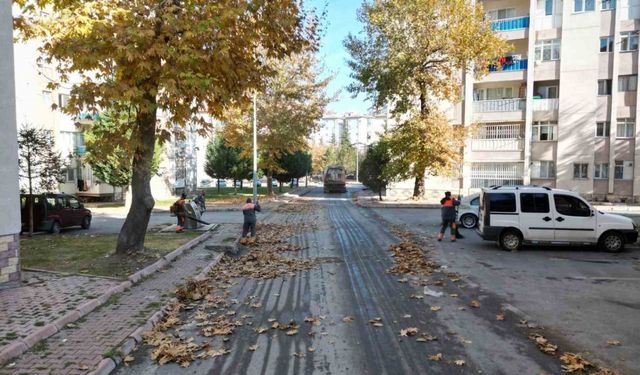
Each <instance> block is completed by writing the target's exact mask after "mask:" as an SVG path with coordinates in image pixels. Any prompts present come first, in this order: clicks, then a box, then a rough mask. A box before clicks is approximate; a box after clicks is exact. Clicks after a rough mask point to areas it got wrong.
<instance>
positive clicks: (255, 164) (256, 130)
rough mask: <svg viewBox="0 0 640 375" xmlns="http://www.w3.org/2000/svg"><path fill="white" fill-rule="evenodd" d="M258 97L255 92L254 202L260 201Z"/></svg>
mask: <svg viewBox="0 0 640 375" xmlns="http://www.w3.org/2000/svg"><path fill="white" fill-rule="evenodd" d="M257 96H258V94H257V93H256V92H255V91H254V92H253V202H254V203H255V202H257V201H258V112H257V108H256V107H257V104H256V101H257Z"/></svg>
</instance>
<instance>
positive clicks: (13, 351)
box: [0, 225, 217, 374]
mask: <svg viewBox="0 0 640 375" xmlns="http://www.w3.org/2000/svg"><path fill="white" fill-rule="evenodd" d="M216 228H217V225H216V226H214V227H212V228H211V230H209V231H208V232H205V233H203V234H201V235H200V236H198V237H196V238H194V239H192V240H191V241H189V242H187V243H186V244H184V245H182V246H180V247H178V248H177V249H175V250H174V251H172V252H171V253H169V254H167V255H165V256H164V257H162V258H161V259H160V260H158V261H156V262H155V263H153V264H150V265H148V266H147V267H145V268H143V269H142V270H140V271H138V272H136V273H134V274H133V275H131V276H129V277H128V280H127V281H123V282H122V283H120V284H118V285H116V286H114V287H111V288H109V289H107V290H106V291H105V292H104V293H102V294H101V295H100V296H98V297H97V298H95V299H92V300H90V301H87V302H85V303H83V304H82V305H80V306H78V307H76V308H75V309H74V310H73V311H71V312H69V313H67V314H65V315H64V316H62V317H60V318H58V319H56V320H55V321H53V322H51V323H49V324H47V325H45V326H43V327H40V328H38V329H36V330H35V331H34V332H33V333H31V334H30V335H28V336H27V337H25V338H24V339H20V340H19V341H17V342H14V343H12V344H10V345H8V346H7V347H5V348H4V349H2V351H0V365H5V364H6V363H7V362H9V361H10V360H11V359H13V358H16V357H19V356H21V355H22V354H24V353H25V352H27V351H28V350H29V349H31V348H32V347H33V346H34V345H36V344H37V343H38V342H40V341H42V340H45V339H47V338H49V337H51V336H53V335H55V334H56V333H58V332H59V331H60V330H62V329H63V328H64V327H65V326H66V325H67V324H69V323H73V322H75V321H77V320H78V319H80V318H82V317H84V316H86V315H87V314H89V313H90V312H92V311H93V310H95V309H96V308H98V307H99V306H102V305H104V304H105V303H106V302H107V301H108V300H109V299H110V298H111V296H113V295H114V294H118V293H121V292H123V291H125V290H126V289H128V288H131V286H133V285H134V284H137V283H138V282H139V281H140V280H142V279H144V277H146V276H149V275H151V274H153V273H154V272H157V271H158V270H160V269H161V268H162V267H164V266H166V265H168V264H169V263H171V261H173V260H174V259H175V258H177V257H179V256H180V255H182V254H183V253H184V252H185V251H187V250H190V249H191V248H193V247H195V246H197V245H198V244H200V243H201V242H204V241H206V240H207V239H209V237H211V235H212V232H213V230H214V229H216ZM169 255H171V257H170V258H167V256H169ZM160 265H162V267H161V266H160ZM107 359H108V358H107ZM103 362H105V361H104V360H103V361H102V362H100V363H101V364H102V363H103ZM114 368H115V366H114ZM107 374H108V372H107Z"/></svg>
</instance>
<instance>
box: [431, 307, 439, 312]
mask: <svg viewBox="0 0 640 375" xmlns="http://www.w3.org/2000/svg"><path fill="white" fill-rule="evenodd" d="M440 310H442V307H440V306H431V311H440Z"/></svg>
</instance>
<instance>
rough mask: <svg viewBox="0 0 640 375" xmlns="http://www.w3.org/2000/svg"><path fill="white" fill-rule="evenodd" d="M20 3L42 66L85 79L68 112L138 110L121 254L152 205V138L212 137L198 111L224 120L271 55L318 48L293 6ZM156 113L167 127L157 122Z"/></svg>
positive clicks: (224, 1)
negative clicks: (186, 130)
mask: <svg viewBox="0 0 640 375" xmlns="http://www.w3.org/2000/svg"><path fill="white" fill-rule="evenodd" d="M14 3H15V4H16V5H17V7H18V8H19V14H20V16H19V17H18V18H17V19H16V20H15V25H16V26H17V28H18V29H19V30H21V35H20V36H21V37H22V38H23V39H30V38H35V39H37V40H39V41H41V42H42V44H41V48H40V52H41V53H42V56H43V59H42V60H43V61H42V62H43V63H47V64H52V65H54V66H55V67H56V69H57V72H58V73H59V74H60V77H61V81H62V82H65V81H67V80H68V78H69V77H70V76H72V75H73V76H79V78H80V80H79V82H80V83H78V84H74V85H73V86H72V88H71V92H70V99H69V101H68V103H67V105H66V106H65V108H62V110H63V111H64V112H66V113H69V114H76V113H78V112H82V111H95V110H98V109H101V108H112V107H113V106H114V105H115V106H118V105H119V104H118V103H127V105H130V106H133V107H134V108H135V109H136V111H135V113H136V117H135V122H134V124H133V126H132V128H133V132H132V135H131V138H130V141H131V143H132V144H131V145H130V147H131V148H132V149H133V150H135V151H134V154H133V155H134V158H133V164H132V175H131V192H132V204H131V208H130V210H129V213H128V215H127V218H126V219H125V222H124V224H123V226H122V229H121V230H120V234H119V236H118V242H117V247H116V251H117V252H118V253H126V252H128V251H136V250H141V249H142V248H143V247H144V238H145V233H146V229H147V226H148V223H149V217H150V215H151V210H152V209H153V206H154V199H153V197H152V195H151V187H150V180H151V169H152V163H153V155H154V147H155V145H156V139H160V140H161V141H166V140H169V139H170V138H171V134H172V130H173V126H175V125H178V126H185V125H186V124H196V125H197V126H199V130H200V132H202V133H206V132H207V131H208V130H210V129H212V124H211V123H209V122H208V121H207V120H206V117H209V116H202V115H201V113H204V112H206V113H208V114H209V115H210V117H213V118H221V117H222V114H223V110H224V109H225V108H226V107H227V106H228V105H230V104H232V103H238V104H240V105H246V104H248V102H250V98H249V97H248V93H250V92H253V91H254V90H257V89H261V88H262V87H263V83H264V79H265V77H270V76H272V74H273V69H272V67H271V66H269V65H267V64H265V63H264V61H265V59H280V58H283V57H286V56H289V55H291V54H295V53H296V52H298V51H300V50H302V49H303V48H309V45H315V44H316V37H315V35H316V26H317V23H316V22H315V20H314V19H311V18H309V17H307V15H306V14H305V13H304V10H303V9H302V8H301V6H300V4H299V3H298V1H295V0H251V1H249V0H219V1H176V0H173V1H171V0H140V1H129V0H113V1H101V0H87V1H70V0H15V1H14ZM43 7H46V8H47V13H46V14H45V13H44V12H41V9H42V8H43ZM307 20H308V21H307ZM50 86H51V87H52V88H54V89H55V88H56V87H57V86H59V85H58V84H56V83H52V84H50ZM114 103H115V104H114ZM160 111H162V112H164V113H166V114H167V115H168V119H167V120H168V121H166V122H163V123H160V122H159V121H158V118H157V114H158V113H159V112H160Z"/></svg>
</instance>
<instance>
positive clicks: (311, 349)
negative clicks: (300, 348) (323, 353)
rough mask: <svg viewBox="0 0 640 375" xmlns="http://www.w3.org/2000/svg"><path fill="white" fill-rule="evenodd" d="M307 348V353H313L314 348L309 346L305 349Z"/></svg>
mask: <svg viewBox="0 0 640 375" xmlns="http://www.w3.org/2000/svg"><path fill="white" fill-rule="evenodd" d="M307 350H308V351H309V353H313V352H315V351H316V348H309V349H307Z"/></svg>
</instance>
